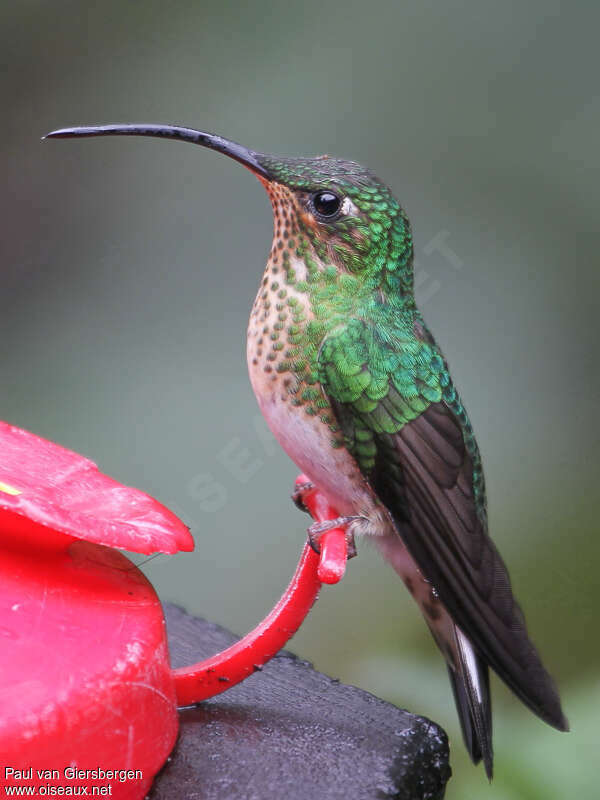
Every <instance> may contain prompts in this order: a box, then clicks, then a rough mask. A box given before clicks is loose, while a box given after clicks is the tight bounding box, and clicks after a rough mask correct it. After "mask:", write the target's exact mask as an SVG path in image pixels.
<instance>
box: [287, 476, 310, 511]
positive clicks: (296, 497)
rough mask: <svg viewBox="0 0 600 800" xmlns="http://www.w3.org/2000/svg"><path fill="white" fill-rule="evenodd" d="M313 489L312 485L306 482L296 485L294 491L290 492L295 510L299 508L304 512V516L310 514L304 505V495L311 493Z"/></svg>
mask: <svg viewBox="0 0 600 800" xmlns="http://www.w3.org/2000/svg"><path fill="white" fill-rule="evenodd" d="M314 488H315V485H314V483H312V482H311V481H306V482H305V483H296V485H295V487H294V491H293V492H292V500H293V502H294V505H295V506H296V508H299V509H300V511H304V512H305V513H306V514H310V511H309V510H308V508H307V507H306V504H305V503H304V495H305V494H306V493H307V492H310V491H312V490H313V489H314Z"/></svg>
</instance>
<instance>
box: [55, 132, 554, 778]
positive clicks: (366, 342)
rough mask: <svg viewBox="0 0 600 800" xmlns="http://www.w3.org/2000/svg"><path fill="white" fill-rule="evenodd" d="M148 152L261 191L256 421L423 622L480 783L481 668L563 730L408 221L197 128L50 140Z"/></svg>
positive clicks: (485, 696) (331, 175)
mask: <svg viewBox="0 0 600 800" xmlns="http://www.w3.org/2000/svg"><path fill="white" fill-rule="evenodd" d="M119 134H126V135H133V136H158V137H166V138H171V139H179V140H182V141H185V142H193V143H195V144H199V145H202V146H203V147H208V148H211V149H213V150H217V151H218V152H220V153H224V154H225V155H228V156H230V157H231V158H234V159H235V160H236V161H239V162H240V163H241V164H243V165H244V166H245V167H247V168H248V169H249V170H251V171H252V172H253V173H254V174H255V175H256V176H257V177H258V179H259V180H260V181H261V183H262V184H263V186H264V187H265V189H266V190H267V192H268V194H269V197H270V199H271V203H272V206H273V214H274V237H273V245H272V248H271V252H270V255H269V259H268V262H267V267H266V270H265V273H264V276H263V279H262V282H261V284H260V287H259V290H258V294H257V296H256V300H255V302H254V306H253V308H252V313H251V316H250V323H249V326H248V350H247V352H248V368H249V372H250V380H251V382H252V387H253V389H254V392H255V394H256V397H257V400H258V403H259V406H260V408H261V411H262V413H263V414H264V416H265V419H266V420H267V423H268V424H269V426H270V428H271V430H272V431H273V433H274V434H275V436H276V437H277V439H278V440H279V442H280V444H281V445H282V447H283V448H284V450H285V451H286V452H287V454H288V455H289V456H290V457H291V458H292V459H293V460H294V461H295V462H296V464H297V465H298V467H300V469H301V470H302V471H303V472H304V473H306V475H308V476H309V478H310V480H311V481H312V482H314V484H315V485H316V486H318V487H319V488H320V489H321V490H322V491H323V492H324V493H325V494H326V495H327V497H328V498H329V500H330V501H331V503H332V504H333V505H334V506H335V507H336V508H337V509H338V510H339V513H340V514H341V515H342V516H341V517H340V518H338V519H336V520H333V521H331V522H330V523H327V524H326V525H325V526H324V525H323V524H320V525H313V526H311V528H309V536H310V538H311V541H312V542H313V544H315V546H318V538H319V534H321V533H322V532H323V530H324V529H325V528H328V527H337V526H338V525H340V524H345V525H346V526H347V530H348V532H349V535H350V536H351V537H353V536H354V535H355V534H363V535H367V536H369V537H371V538H372V540H373V541H374V542H375V543H376V544H377V546H378V547H379V549H380V550H381V552H382V554H383V556H384V557H385V558H386V559H387V560H388V561H389V562H390V563H391V565H392V566H393V568H394V569H395V570H396V572H397V573H398V574H399V575H400V577H401V578H402V580H403V581H404V583H405V584H406V586H407V588H408V590H409V592H410V593H411V594H412V595H413V597H414V598H415V600H416V602H417V603H418V604H419V606H420V608H421V611H422V612H423V615H424V616H425V620H426V622H427V624H428V626H429V628H430V630H431V632H432V634H433V637H434V639H435V641H436V642H437V644H438V646H439V648H440V650H441V651H442V653H443V655H444V658H445V659H446V662H447V666H448V673H449V676H450V683H451V685H452V690H453V692H454V698H455V701H456V707H457V710H458V715H459V718H460V723H461V727H462V732H463V737H464V741H465V744H466V747H467V749H468V751H469V753H470V755H471V758H472V759H473V761H474V762H475V763H478V762H479V761H480V760H483V762H484V765H485V770H486V772H487V775H488V777H490V778H491V775H492V761H493V755H492V720H491V704H490V689H489V672H488V668H489V667H492V668H493V669H494V670H495V671H496V673H497V674H498V675H499V676H500V678H502V680H503V681H504V682H505V683H506V684H507V685H508V686H509V687H510V688H511V689H512V690H513V692H514V693H515V694H516V695H517V696H518V697H519V698H520V699H521V700H522V701H523V702H524V703H525V704H526V705H527V706H528V707H529V708H530V709H531V710H532V711H533V712H534V713H535V714H537V715H538V716H539V717H541V718H542V719H543V720H545V721H546V722H547V723H549V724H550V725H553V726H554V727H556V728H558V729H559V730H567V727H568V723H567V720H566V718H565V717H564V715H563V713H562V710H561V706H560V699H559V696H558V693H557V690H556V688H555V685H554V683H553V681H552V679H551V677H550V676H549V675H548V673H547V672H546V670H545V668H544V666H543V665H542V662H541V660H540V657H539V655H538V653H537V651H536V649H535V647H534V646H533V644H532V643H531V640H530V639H529V636H528V633H527V629H526V626H525V620H524V617H523V613H522V612H521V609H520V608H519V606H518V604H517V602H516V600H515V598H514V596H513V593H512V590H511V585H510V579H509V576H508V572H507V569H506V566H505V565H504V562H503V561H502V558H501V557H500V555H499V553H498V551H497V550H496V547H495V546H494V544H493V542H492V540H491V539H490V537H489V534H488V526H487V516H486V498H485V485H484V478H483V471H482V465H481V456H480V454H479V450H478V447H477V443H476V441H475V437H474V434H473V430H472V428H471V424H470V422H469V419H468V417H467V413H466V411H465V408H464V405H463V403H462V401H461V399H460V397H459V394H458V392H457V390H456V388H455V386H454V383H453V381H452V378H451V376H450V373H449V370H448V365H447V362H446V360H445V358H444V356H443V354H442V352H441V350H440V348H439V347H438V345H437V343H436V341H435V339H434V338H433V336H432V335H431V333H430V332H429V330H428V328H427V326H426V325H425V322H424V320H423V317H422V316H421V312H420V311H419V309H418V308H417V306H416V304H415V296H414V288H413V244H412V236H411V230H410V224H409V221H408V219H407V217H406V214H405V213H404V211H403V210H402V208H401V207H400V205H399V203H398V201H397V200H396V199H395V198H394V196H393V194H392V192H391V191H390V189H389V188H388V187H387V186H386V185H385V184H384V183H382V181H380V180H379V179H378V178H376V177H375V176H374V175H373V174H372V173H371V172H370V171H369V170H367V169H365V168H364V167H362V166H360V165H359V164H356V163H354V162H353V161H342V160H339V159H336V158H330V157H329V156H319V157H316V158H279V157H276V156H272V155H266V154H264V153H259V152H254V151H253V150H248V149H247V148H245V147H243V146H242V145H239V144H236V143H235V142H232V141H229V140H227V139H224V138H222V137H220V136H216V135H214V134H210V133H204V132H201V131H197V130H194V129H191V128H181V127H176V126H171V125H106V126H100V127H76V128H64V129H61V130H57V131H53V132H52V133H50V134H48V136H49V137H72V136H112V135H119Z"/></svg>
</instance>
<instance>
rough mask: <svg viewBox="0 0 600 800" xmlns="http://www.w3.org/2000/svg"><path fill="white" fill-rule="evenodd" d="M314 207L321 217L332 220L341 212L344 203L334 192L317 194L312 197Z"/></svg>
mask: <svg viewBox="0 0 600 800" xmlns="http://www.w3.org/2000/svg"><path fill="white" fill-rule="evenodd" d="M312 205H313V208H314V210H315V211H316V212H317V215H318V216H319V217H323V218H324V219H331V218H332V217H335V215H336V214H337V213H338V211H339V210H340V207H341V205H342V201H341V199H340V198H339V197H338V196H337V194H334V193H333V192H317V193H316V194H313V196H312Z"/></svg>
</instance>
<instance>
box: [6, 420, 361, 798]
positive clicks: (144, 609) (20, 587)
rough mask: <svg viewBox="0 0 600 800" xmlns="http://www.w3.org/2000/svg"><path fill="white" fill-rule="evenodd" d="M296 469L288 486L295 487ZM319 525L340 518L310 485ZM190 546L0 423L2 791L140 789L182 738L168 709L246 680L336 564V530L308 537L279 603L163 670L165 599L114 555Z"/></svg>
mask: <svg viewBox="0 0 600 800" xmlns="http://www.w3.org/2000/svg"><path fill="white" fill-rule="evenodd" d="M305 481H306V478H304V477H303V476H301V477H300V478H299V479H298V482H297V483H298V485H299V484H301V483H303V482H305ZM303 501H304V503H305V505H306V506H307V508H308V509H309V510H310V512H311V514H312V515H313V516H314V517H315V519H317V520H319V521H322V520H325V519H332V518H335V517H336V516H337V514H336V512H335V509H333V508H331V507H330V506H329V504H328V503H327V501H326V500H325V498H324V497H323V496H322V495H320V493H319V492H318V491H316V490H309V491H307V492H306V493H305V494H303ZM111 548H123V549H127V550H130V551H135V552H140V553H152V552H165V553H175V552H177V551H178V550H192V549H193V540H192V538H191V536H190V533H189V531H188V529H187V528H186V527H185V525H183V523H182V522H181V521H180V520H178V519H177V517H175V516H174V515H173V514H172V513H171V512H170V511H168V509H166V508H165V507H164V506H162V505H161V504H160V503H158V502H156V501H155V500H153V499H152V498H151V497H149V496H148V495H146V494H144V493H143V492H140V491H137V490H135V489H130V488H127V487H124V486H121V485H120V484H118V483H117V482H116V481H114V480H112V479H111V478H109V477H107V476H106V475H103V474H102V473H100V472H99V471H98V469H97V467H96V465H95V464H93V463H92V462H91V461H89V460H87V459H85V458H83V457H81V456H79V455H77V454H76V453H73V452H71V451H68V450H65V449H64V448H62V447H59V446H58V445H55V444H52V443H51V442H48V441H45V440H44V439H40V438H39V437H37V436H34V435H33V434H31V433H28V432H26V431H23V430H20V429H18V428H14V427H12V426H10V425H7V424H6V423H0V642H1V643H2V645H1V647H2V656H1V659H0V705H1V707H2V713H1V714H0V770H1V771H0V787H3V786H4V785H6V786H22V787H25V786H27V787H32V786H33V787H35V791H36V794H33V795H29V796H33V797H36V796H39V797H44V796H49V795H55V794H57V793H58V791H57V790H58V787H60V786H62V787H69V788H68V790H67V791H65V790H63V791H60V794H65V795H76V794H78V793H79V794H81V793H82V792H81V791H79V792H77V791H76V788H77V787H88V794H90V795H91V794H92V787H98V788H97V789H95V790H94V791H95V794H96V796H111V797H115V798H121V800H126V799H127V800H135V799H136V798H143V797H144V796H145V794H146V793H147V791H148V789H149V787H150V785H151V783H152V779H153V777H154V775H155V774H156V772H157V771H158V770H159V769H160V767H161V766H162V764H163V763H164V762H165V760H166V758H167V756H168V754H169V753H170V751H171V749H172V748H173V745H174V743H175V739H176V737H177V730H178V719H177V706H178V705H179V706H181V705H190V704H192V703H196V702H199V701H201V700H204V699H206V698H207V697H210V696H212V695H214V694H218V693H219V692H223V691H226V690H227V689H228V688H230V687H231V686H233V685H235V684H236V683H238V682H239V681H241V680H243V679H244V678H245V677H247V676H248V675H250V674H252V672H254V670H255V668H256V665H259V666H260V665H262V664H264V663H266V662H267V661H268V660H269V659H270V658H272V656H274V655H275V654H276V653H277V652H278V651H279V650H280V649H281V648H282V647H283V645H284V644H285V643H286V642H287V641H288V639H289V638H290V637H291V636H293V635H294V633H295V632H296V631H297V629H298V628H299V626H300V624H301V623H302V621H303V619H304V617H305V616H306V614H307V613H308V611H309V610H310V608H311V606H312V604H313V603H314V601H315V599H316V597H317V594H318V591H319V588H320V586H321V583H322V582H327V583H335V582H337V581H338V580H339V579H340V578H341V577H342V575H343V572H344V568H345V563H346V555H347V551H346V537H345V533H344V531H343V530H342V529H336V530H334V531H330V532H328V533H327V534H325V535H324V536H323V538H322V539H321V554H320V556H319V555H317V554H316V553H315V552H314V551H313V550H312V549H311V548H310V547H309V546H308V545H305V547H304V549H303V552H302V555H301V558H300V562H299V564H298V567H297V569H296V573H295V575H294V577H293V578H292V581H291V583H290V585H289V586H288V588H287V590H286V592H285V593H284V595H283V596H282V598H281V600H280V601H279V603H278V604H277V605H276V606H275V608H274V609H273V611H271V613H270V614H269V615H268V616H267V617H266V619H265V620H264V621H263V622H262V623H261V624H260V625H259V626H258V627H257V628H255V629H254V630H253V631H252V632H251V633H250V634H248V636H246V637H244V639H242V640H241V641H240V642H238V643H236V644H235V645H233V646H232V647H230V648H228V649H227V650H225V651H224V652H223V653H220V654H218V655H216V656H214V657H212V658H210V659H208V660H207V661H204V662H201V663H199V664H195V665H192V666H190V667H186V668H180V669H177V670H171V667H170V663H169V653H168V646H167V639H166V632H165V625H164V617H163V612H162V608H161V605H160V601H159V600H158V597H157V596H156V594H155V592H154V589H153V588H152V586H151V584H150V583H149V582H148V580H147V579H146V578H145V576H144V575H143V574H142V573H141V572H140V571H139V570H138V569H137V568H136V567H135V566H134V565H133V564H132V563H131V561H129V559H127V558H126V557H125V556H124V555H123V554H121V553H119V552H117V551H116V550H114V549H111Z"/></svg>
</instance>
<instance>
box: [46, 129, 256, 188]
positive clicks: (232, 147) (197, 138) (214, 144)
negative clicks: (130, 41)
mask: <svg viewBox="0 0 600 800" xmlns="http://www.w3.org/2000/svg"><path fill="white" fill-rule="evenodd" d="M76 136H156V137H158V138H160V139H179V140H180V141H182V142H192V144H199V145H201V146H202V147H208V148H209V149H210V150H216V151H217V152H218V153H224V154H225V155H226V156H229V157H230V158H233V159H235V160H236V161H239V162H240V164H243V165H244V166H245V167H248V169H250V170H252V172H254V173H256V175H260V176H261V177H263V178H266V179H267V180H269V178H270V176H269V173H268V172H267V170H266V169H265V168H264V167H263V166H262V164H261V163H260V161H259V160H258V158H257V155H258V154H257V153H255V152H254V151H253V150H249V149H248V148H247V147H243V146H242V145H241V144H238V143H237V142H231V141H230V140H229V139H224V138H223V137H222V136H217V135H216V134H214V133H205V132H204V131H197V130H195V129H194V128H181V127H179V126H178V125H144V124H141V125H135V124H134V125H130V124H128V125H93V126H90V127H79V126H78V127H75V128H59V129H58V130H56V131H51V132H50V133H47V134H46V135H45V136H44V137H43V138H44V139H70V138H73V137H76Z"/></svg>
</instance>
